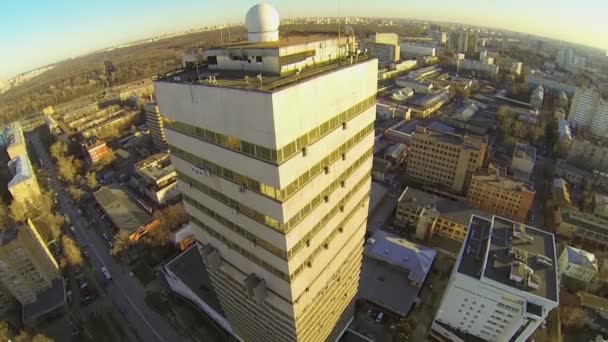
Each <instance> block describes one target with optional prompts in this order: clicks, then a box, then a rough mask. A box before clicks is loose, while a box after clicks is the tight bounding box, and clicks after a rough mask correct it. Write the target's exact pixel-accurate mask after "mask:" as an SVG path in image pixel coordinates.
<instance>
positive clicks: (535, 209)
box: [529, 157, 551, 230]
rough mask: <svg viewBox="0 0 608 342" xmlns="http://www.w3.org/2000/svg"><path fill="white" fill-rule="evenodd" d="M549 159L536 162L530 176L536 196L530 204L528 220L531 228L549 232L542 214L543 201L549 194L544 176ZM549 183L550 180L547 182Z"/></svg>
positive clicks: (542, 158)
mask: <svg viewBox="0 0 608 342" xmlns="http://www.w3.org/2000/svg"><path fill="white" fill-rule="evenodd" d="M550 163H551V159H548V158H544V157H541V158H539V159H538V160H536V164H535V165H534V169H533V170H532V174H533V177H534V189H535V190H536V195H535V196H534V202H532V208H530V216H529V217H530V220H529V223H530V225H532V226H533V227H537V228H541V229H545V230H550V228H549V229H548V227H545V212H544V203H543V202H544V201H545V199H547V196H548V195H549V193H550V192H551V189H549V188H548V186H547V185H548V180H547V179H546V176H545V174H546V173H545V168H546V167H547V165H550ZM549 181H551V180H549Z"/></svg>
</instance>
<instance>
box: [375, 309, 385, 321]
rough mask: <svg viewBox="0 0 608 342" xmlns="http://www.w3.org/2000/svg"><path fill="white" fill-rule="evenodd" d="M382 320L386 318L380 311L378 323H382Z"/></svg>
mask: <svg viewBox="0 0 608 342" xmlns="http://www.w3.org/2000/svg"><path fill="white" fill-rule="evenodd" d="M382 318H384V312H382V311H380V313H379V314H378V316H376V323H380V322H382Z"/></svg>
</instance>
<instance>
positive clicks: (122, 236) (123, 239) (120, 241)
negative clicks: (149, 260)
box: [110, 230, 131, 256]
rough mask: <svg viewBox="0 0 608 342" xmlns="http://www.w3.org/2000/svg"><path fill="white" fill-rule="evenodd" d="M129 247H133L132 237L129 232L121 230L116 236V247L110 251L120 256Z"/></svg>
mask: <svg viewBox="0 0 608 342" xmlns="http://www.w3.org/2000/svg"><path fill="white" fill-rule="evenodd" d="M129 247H131V237H130V236H129V233H127V232H126V231H124V230H121V231H119V232H118V234H116V236H115V237H114V247H112V250H111V251H110V253H111V254H112V255H113V256H120V255H122V253H124V252H125V251H126V250H127V249H129Z"/></svg>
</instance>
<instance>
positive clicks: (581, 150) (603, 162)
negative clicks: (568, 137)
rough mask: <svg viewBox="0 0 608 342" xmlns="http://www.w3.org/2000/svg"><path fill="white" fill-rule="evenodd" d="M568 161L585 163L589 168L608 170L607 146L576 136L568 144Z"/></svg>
mask: <svg viewBox="0 0 608 342" xmlns="http://www.w3.org/2000/svg"><path fill="white" fill-rule="evenodd" d="M568 161H570V162H573V163H576V164H581V165H585V166H586V168H588V169H589V170H592V169H598V170H604V171H605V170H608V146H605V145H603V144H599V143H595V142H592V141H589V140H586V139H583V138H580V137H576V138H575V139H574V140H573V141H572V143H571V145H570V151H569V152H568Z"/></svg>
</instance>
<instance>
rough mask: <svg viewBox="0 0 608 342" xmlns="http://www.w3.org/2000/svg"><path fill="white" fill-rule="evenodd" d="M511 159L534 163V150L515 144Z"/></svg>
mask: <svg viewBox="0 0 608 342" xmlns="http://www.w3.org/2000/svg"><path fill="white" fill-rule="evenodd" d="M513 157H514V158H519V159H526V160H531V161H534V160H535V159H536V148H534V147H532V146H530V145H526V144H517V146H515V152H513Z"/></svg>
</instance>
